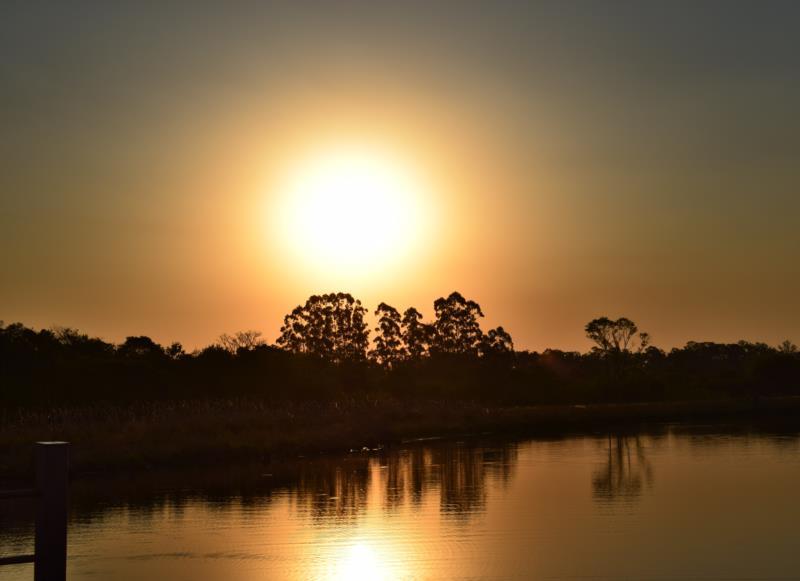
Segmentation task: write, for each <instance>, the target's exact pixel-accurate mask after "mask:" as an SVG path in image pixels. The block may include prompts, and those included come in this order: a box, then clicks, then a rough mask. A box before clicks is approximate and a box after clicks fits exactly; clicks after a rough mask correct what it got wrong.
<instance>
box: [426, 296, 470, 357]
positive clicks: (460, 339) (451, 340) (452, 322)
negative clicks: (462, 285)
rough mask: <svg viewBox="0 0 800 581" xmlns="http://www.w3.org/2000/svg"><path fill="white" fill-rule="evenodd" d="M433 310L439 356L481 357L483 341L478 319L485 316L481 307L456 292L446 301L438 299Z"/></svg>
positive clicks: (436, 348) (436, 349) (435, 344)
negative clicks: (479, 353)
mask: <svg viewBox="0 0 800 581" xmlns="http://www.w3.org/2000/svg"><path fill="white" fill-rule="evenodd" d="M433 308H434V311H435V312H436V322H435V323H434V329H435V331H436V333H435V335H434V337H433V345H432V347H433V350H434V351H436V352H437V353H448V354H471V355H477V354H478V351H479V349H480V346H481V340H482V339H483V332H482V331H481V327H480V324H479V323H478V317H482V316H483V312H482V311H481V307H480V305H479V304H478V303H476V302H475V301H469V300H467V299H465V298H464V297H463V296H461V294H460V293H458V292H453V293H451V294H450V296H449V297H447V298H446V299H445V298H438V299H436V301H435V302H434V303H433Z"/></svg>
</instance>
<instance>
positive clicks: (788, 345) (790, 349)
mask: <svg viewBox="0 0 800 581" xmlns="http://www.w3.org/2000/svg"><path fill="white" fill-rule="evenodd" d="M778 352H779V353H783V354H784V355H792V354H794V353H797V345H795V344H794V343H792V342H791V341H789V339H786V340H785V341H783V342H782V343H781V344H780V345H778Z"/></svg>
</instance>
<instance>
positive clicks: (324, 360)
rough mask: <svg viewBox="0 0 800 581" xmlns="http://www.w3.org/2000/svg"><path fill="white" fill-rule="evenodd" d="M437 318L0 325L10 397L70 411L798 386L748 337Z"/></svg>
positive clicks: (332, 303) (451, 302)
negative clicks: (572, 346) (119, 329)
mask: <svg viewBox="0 0 800 581" xmlns="http://www.w3.org/2000/svg"><path fill="white" fill-rule="evenodd" d="M434 314H435V318H434V320H433V321H430V322H426V321H424V320H423V317H422V315H421V314H420V313H419V311H417V310H416V309H415V308H409V309H407V310H405V311H404V312H402V313H401V312H400V311H398V310H397V309H395V308H394V307H392V306H390V305H387V304H385V303H381V304H380V305H379V306H378V308H377V309H376V311H375V316H376V321H377V326H376V328H375V329H374V335H373V338H372V340H370V335H371V333H370V329H369V328H368V325H367V323H366V316H367V310H366V308H365V307H364V306H363V305H362V304H361V302H360V301H358V300H357V299H355V298H353V297H352V296H351V295H349V294H346V293H335V294H325V295H315V296H312V297H310V298H309V299H308V300H307V301H306V303H305V304H304V305H300V306H298V307H296V308H295V309H294V310H293V311H292V312H291V313H289V314H288V315H286V317H285V318H284V324H283V326H282V328H281V334H280V336H279V337H278V339H277V341H276V342H275V344H274V345H269V344H267V343H266V342H265V341H264V340H263V339H262V337H261V334H260V333H258V332H256V331H242V332H239V333H235V334H233V335H227V334H226V335H222V336H221V337H220V338H219V341H218V342H217V343H215V344H213V345H210V346H208V347H206V348H204V349H202V350H198V351H195V352H192V353H187V352H186V351H185V350H184V349H183V347H182V346H181V345H180V344H179V343H173V344H171V345H167V346H164V345H159V344H158V343H156V342H154V341H153V340H152V339H150V338H149V337H144V336H142V337H128V338H127V339H126V340H125V341H124V342H123V343H121V344H118V345H115V344H111V343H107V342H105V341H103V340H101V339H98V338H94V337H89V336H87V335H85V334H82V333H80V332H78V331H76V330H74V329H68V328H54V329H47V330H39V331H36V330H34V329H31V328H28V327H25V326H24V325H22V324H20V323H14V324H10V325H3V324H2V323H0V405H2V406H3V407H18V406H24V407H27V406H63V405H75V404H81V405H83V404H100V403H127V402H133V401H152V400H184V399H194V398H232V397H257V398H261V399H265V400H268V401H274V402H276V403H277V402H282V401H295V402H298V401H309V400H323V401H331V400H343V399H349V398H359V399H363V398H371V399H379V398H392V399H397V400H404V399H435V400H442V399H445V400H448V399H452V400H456V399H462V400H476V401H485V402H487V403H497V404H548V403H562V404H563V403H594V402H618V401H656V400H677V399H705V398H715V397H729V396H730V397H754V398H758V397H760V396H769V395H791V394H800V354H798V351H797V347H796V346H795V345H794V344H792V343H791V342H789V341H785V342H784V343H782V344H781V345H779V346H777V347H771V346H768V345H766V344H764V343H750V342H746V341H740V342H738V343H732V344H719V343H697V342H689V343H687V344H686V346H685V347H683V348H681V349H672V350H671V351H669V352H665V351H663V350H662V349H659V348H658V347H655V346H653V345H651V343H650V336H649V335H648V334H647V333H643V332H640V331H639V329H638V328H637V326H636V324H635V323H634V322H633V321H631V320H629V319H626V318H620V319H616V320H612V319H609V318H606V317H602V318H598V319H595V320H593V321H590V322H588V323H587V325H586V327H585V332H586V335H587V337H588V338H589V339H591V340H592V341H593V343H594V347H593V349H592V350H591V351H589V352H587V353H578V352H569V351H559V350H553V349H548V350H545V351H544V352H541V353H539V352H530V351H516V350H515V349H514V344H513V341H512V338H511V336H510V335H509V333H508V332H506V331H505V330H504V329H503V328H502V327H497V328H495V329H491V330H489V331H487V332H484V331H483V330H482V329H481V326H480V318H481V317H483V312H482V311H481V307H480V305H478V304H477V303H476V302H474V301H471V300H467V299H465V298H464V297H463V296H462V295H461V294H459V293H455V292H454V293H452V294H451V295H450V296H448V297H446V298H445V297H442V298H439V299H437V300H436V301H435V302H434Z"/></svg>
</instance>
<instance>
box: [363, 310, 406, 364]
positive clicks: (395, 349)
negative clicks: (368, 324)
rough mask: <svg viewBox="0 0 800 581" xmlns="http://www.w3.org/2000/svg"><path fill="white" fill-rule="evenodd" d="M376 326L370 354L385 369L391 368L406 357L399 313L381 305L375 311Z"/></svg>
mask: <svg viewBox="0 0 800 581" xmlns="http://www.w3.org/2000/svg"><path fill="white" fill-rule="evenodd" d="M375 316H377V317H378V326H377V327H376V328H375V331H376V332H377V333H378V335H377V336H376V337H375V348H374V349H373V350H372V352H371V353H370V354H371V356H372V358H373V359H374V360H375V361H377V362H378V363H380V364H381V365H383V366H384V367H387V368H390V369H391V368H392V367H393V366H395V365H396V364H397V363H399V362H401V361H403V360H404V359H406V357H407V353H406V349H405V346H404V345H403V335H402V332H401V330H400V324H401V319H400V313H399V312H398V311H397V309H395V308H394V307H392V306H389V305H387V304H386V303H381V304H380V305H378V308H377V309H375Z"/></svg>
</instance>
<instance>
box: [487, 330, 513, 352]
mask: <svg viewBox="0 0 800 581" xmlns="http://www.w3.org/2000/svg"><path fill="white" fill-rule="evenodd" d="M513 352H514V342H513V341H512V340H511V335H509V334H508V332H507V331H506V330H505V329H503V327H497V328H496V329H490V330H489V332H488V333H486V335H485V336H484V337H483V341H482V342H481V354H482V355H484V356H496V355H508V354H510V353H513Z"/></svg>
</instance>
